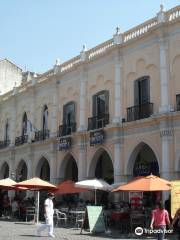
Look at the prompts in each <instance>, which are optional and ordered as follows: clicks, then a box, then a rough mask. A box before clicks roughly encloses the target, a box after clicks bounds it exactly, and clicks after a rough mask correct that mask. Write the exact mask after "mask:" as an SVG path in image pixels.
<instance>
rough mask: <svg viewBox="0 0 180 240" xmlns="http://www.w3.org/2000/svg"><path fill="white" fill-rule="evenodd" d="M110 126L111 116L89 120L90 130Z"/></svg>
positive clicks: (104, 115) (106, 115)
mask: <svg viewBox="0 0 180 240" xmlns="http://www.w3.org/2000/svg"><path fill="white" fill-rule="evenodd" d="M107 124H109V114H103V115H101V116H95V117H91V118H88V130H95V129H98V128H103V127H105V126H106V125H107Z"/></svg>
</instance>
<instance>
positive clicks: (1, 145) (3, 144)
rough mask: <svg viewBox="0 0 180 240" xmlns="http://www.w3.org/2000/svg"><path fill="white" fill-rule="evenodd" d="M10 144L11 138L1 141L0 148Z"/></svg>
mask: <svg viewBox="0 0 180 240" xmlns="http://www.w3.org/2000/svg"><path fill="white" fill-rule="evenodd" d="M9 144H10V140H4V141H0V149H3V148H6V147H8V146H9Z"/></svg>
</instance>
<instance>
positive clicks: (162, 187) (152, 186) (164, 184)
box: [112, 174, 171, 192]
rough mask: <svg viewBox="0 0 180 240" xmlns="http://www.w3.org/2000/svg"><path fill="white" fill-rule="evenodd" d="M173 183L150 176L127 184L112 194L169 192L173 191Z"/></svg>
mask: <svg viewBox="0 0 180 240" xmlns="http://www.w3.org/2000/svg"><path fill="white" fill-rule="evenodd" d="M170 186H171V183H170V182H169V181H167V180H165V179H163V178H159V177H157V176H154V175H152V174H151V175H149V176H146V177H140V178H138V179H135V180H133V181H131V182H129V183H127V184H124V185H122V186H120V187H118V188H115V189H113V190H112V192H119V191H141V192H151V191H168V190H170V189H171V187H170Z"/></svg>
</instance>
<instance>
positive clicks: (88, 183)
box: [75, 178, 112, 205]
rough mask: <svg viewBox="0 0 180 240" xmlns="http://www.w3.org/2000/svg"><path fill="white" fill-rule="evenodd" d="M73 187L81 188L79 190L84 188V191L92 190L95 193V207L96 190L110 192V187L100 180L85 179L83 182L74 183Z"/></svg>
mask: <svg viewBox="0 0 180 240" xmlns="http://www.w3.org/2000/svg"><path fill="white" fill-rule="evenodd" d="M75 186H77V187H81V188H86V189H92V190H94V191H95V205H96V202H97V201H96V190H97V189H98V190H102V191H110V190H112V187H111V185H110V184H108V183H107V182H105V181H104V180H102V179H96V178H95V179H87V180H84V181H80V182H77V183H75Z"/></svg>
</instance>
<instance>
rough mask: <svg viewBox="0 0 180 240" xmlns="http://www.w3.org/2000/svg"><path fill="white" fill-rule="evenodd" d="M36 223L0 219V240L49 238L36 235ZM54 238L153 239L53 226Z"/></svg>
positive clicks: (72, 239)
mask: <svg viewBox="0 0 180 240" xmlns="http://www.w3.org/2000/svg"><path fill="white" fill-rule="evenodd" d="M36 229H37V225H34V224H30V223H16V222H7V221H0V240H31V239H42V240H44V239H47V240H48V239H51V238H49V237H47V235H46V232H43V233H42V237H37V236H36ZM55 235H56V238H55V239H59V240H90V239H91V240H100V239H101V240H102V239H122V240H123V239H124V240H125V239H141V240H142V239H152V240H153V239H154V238H151V237H146V238H144V237H141V238H140V237H136V236H135V235H133V234H131V235H129V236H128V235H126V236H123V235H120V234H119V233H118V232H114V233H113V234H112V236H108V235H99V236H95V235H92V234H89V233H87V232H83V234H80V230H79V229H72V228H60V227H58V228H55ZM166 239H172V240H176V237H175V236H174V235H173V236H171V238H166Z"/></svg>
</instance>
